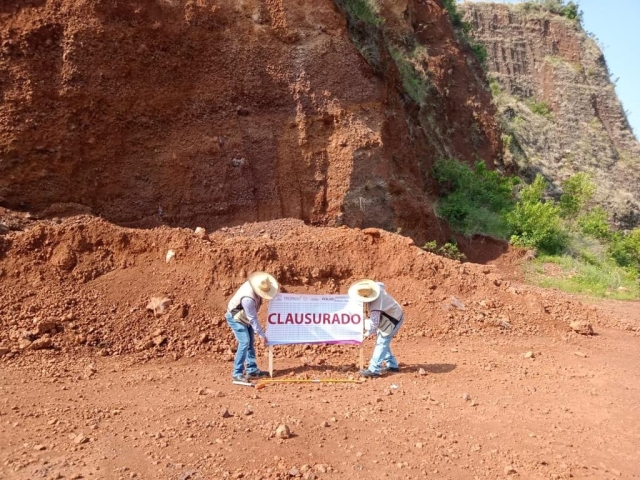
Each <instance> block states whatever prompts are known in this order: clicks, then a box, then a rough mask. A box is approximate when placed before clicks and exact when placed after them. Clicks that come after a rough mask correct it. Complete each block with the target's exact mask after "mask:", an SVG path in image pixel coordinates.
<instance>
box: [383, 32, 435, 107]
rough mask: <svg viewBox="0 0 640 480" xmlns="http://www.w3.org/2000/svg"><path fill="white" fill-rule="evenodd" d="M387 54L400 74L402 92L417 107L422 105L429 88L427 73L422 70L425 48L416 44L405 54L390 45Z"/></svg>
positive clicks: (425, 53)
mask: <svg viewBox="0 0 640 480" xmlns="http://www.w3.org/2000/svg"><path fill="white" fill-rule="evenodd" d="M389 53H390V54H391V58H393V61H394V62H395V64H396V66H397V67H398V71H399V72H400V78H401V79H402V87H403V88H404V91H405V92H406V94H407V95H408V96H409V97H410V98H411V99H412V100H413V101H414V102H416V103H417V104H418V105H423V104H424V103H425V100H426V98H427V95H428V94H429V87H430V86H429V81H428V77H427V73H426V71H425V70H424V69H423V68H422V61H423V60H424V59H425V58H426V57H427V51H426V48H424V46H422V45H419V44H418V45H415V46H414V47H413V48H412V49H411V50H410V51H408V52H407V51H406V50H404V49H403V48H400V47H396V46H394V45H390V46H389Z"/></svg>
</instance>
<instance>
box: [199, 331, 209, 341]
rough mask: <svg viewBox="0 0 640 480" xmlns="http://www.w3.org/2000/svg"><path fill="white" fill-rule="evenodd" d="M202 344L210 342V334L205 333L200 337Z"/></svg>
mask: <svg viewBox="0 0 640 480" xmlns="http://www.w3.org/2000/svg"><path fill="white" fill-rule="evenodd" d="M199 341H200V343H207V342H208V341H209V334H208V333H203V334H202V335H200V340H199Z"/></svg>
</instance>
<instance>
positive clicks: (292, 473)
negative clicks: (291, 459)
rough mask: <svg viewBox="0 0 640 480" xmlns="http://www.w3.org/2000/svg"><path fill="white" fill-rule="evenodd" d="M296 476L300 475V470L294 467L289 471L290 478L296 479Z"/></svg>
mask: <svg viewBox="0 0 640 480" xmlns="http://www.w3.org/2000/svg"><path fill="white" fill-rule="evenodd" d="M298 475H300V470H298V469H297V468H296V467H293V468H292V469H291V470H289V476H290V477H297V476H298Z"/></svg>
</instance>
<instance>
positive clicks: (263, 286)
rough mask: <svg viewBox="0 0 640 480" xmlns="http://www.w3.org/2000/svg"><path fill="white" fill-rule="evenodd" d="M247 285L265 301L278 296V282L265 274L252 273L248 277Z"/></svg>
mask: <svg viewBox="0 0 640 480" xmlns="http://www.w3.org/2000/svg"><path fill="white" fill-rule="evenodd" d="M249 283H250V284H251V288H253V291H254V292H256V293H257V294H258V295H260V296H261V297H262V298H264V299H265V300H271V299H273V297H275V296H276V295H277V294H278V290H279V288H280V287H278V282H277V281H276V279H275V278H274V277H273V275H269V274H268V273H266V272H253V273H252V274H251V275H249Z"/></svg>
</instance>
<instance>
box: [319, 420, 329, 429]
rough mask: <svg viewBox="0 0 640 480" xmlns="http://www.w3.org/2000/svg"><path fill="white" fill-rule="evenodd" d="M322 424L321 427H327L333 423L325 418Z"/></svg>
mask: <svg viewBox="0 0 640 480" xmlns="http://www.w3.org/2000/svg"><path fill="white" fill-rule="evenodd" d="M320 426H321V427H325V428H327V427H330V426H331V424H330V423H329V422H327V421H326V420H325V421H324V422H322V423H321V424H320Z"/></svg>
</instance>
